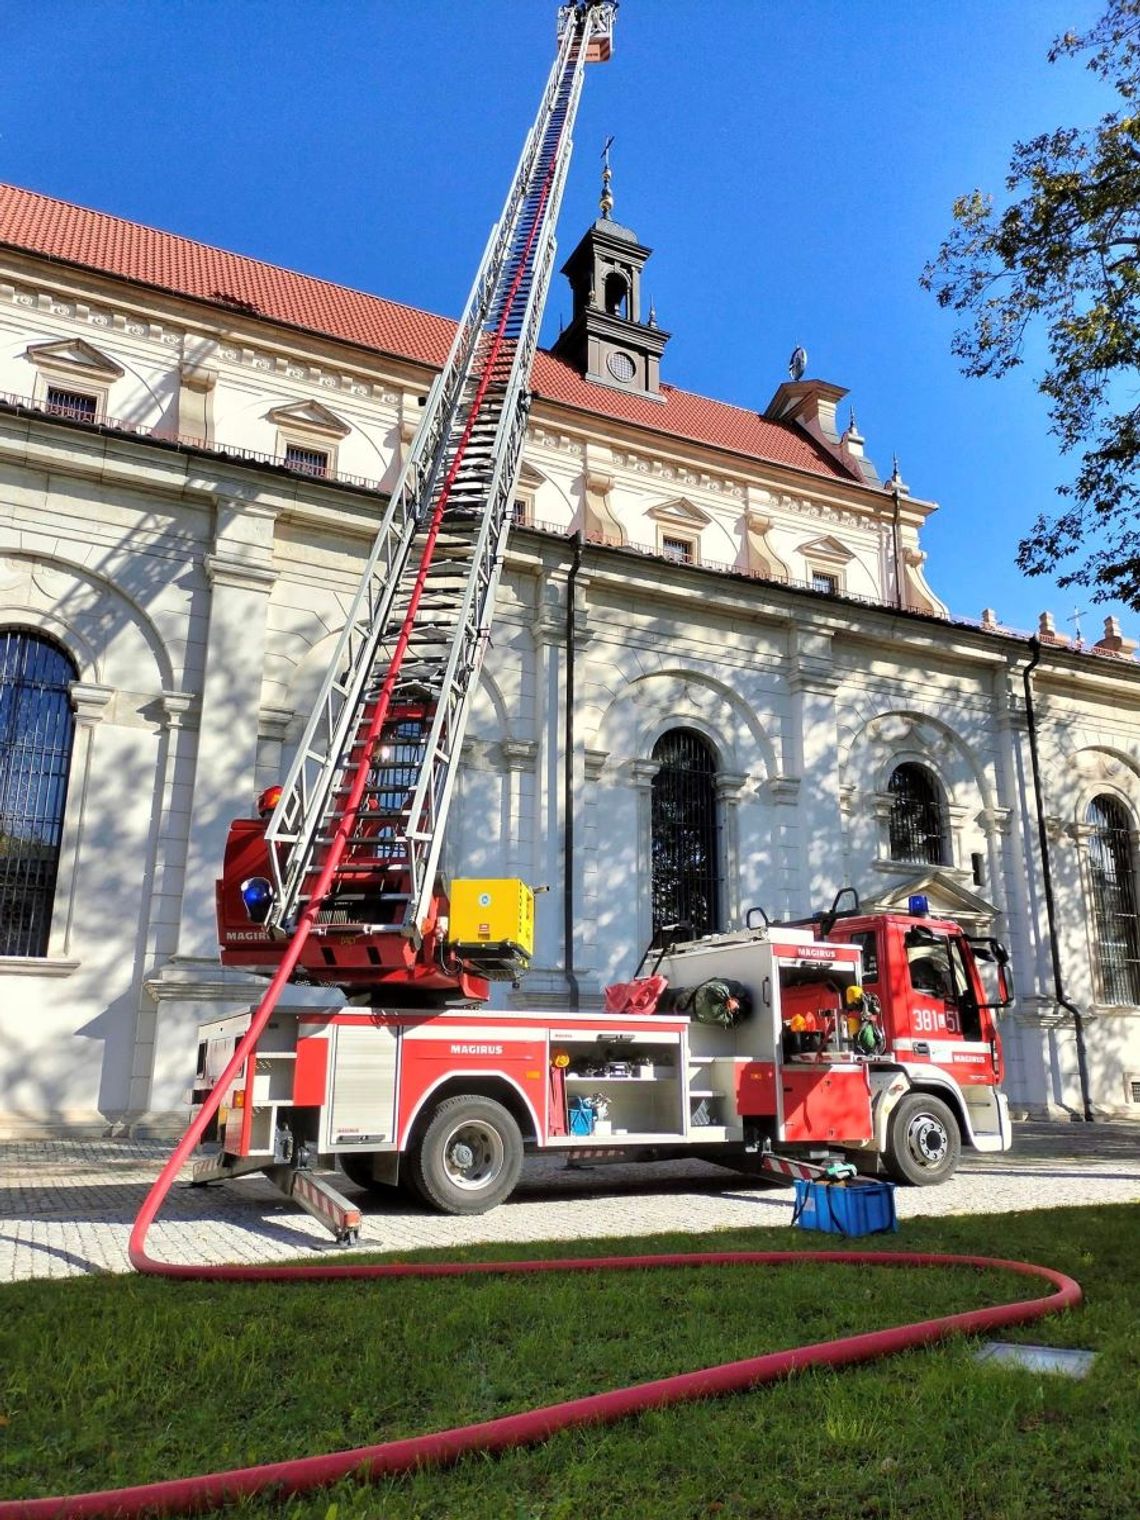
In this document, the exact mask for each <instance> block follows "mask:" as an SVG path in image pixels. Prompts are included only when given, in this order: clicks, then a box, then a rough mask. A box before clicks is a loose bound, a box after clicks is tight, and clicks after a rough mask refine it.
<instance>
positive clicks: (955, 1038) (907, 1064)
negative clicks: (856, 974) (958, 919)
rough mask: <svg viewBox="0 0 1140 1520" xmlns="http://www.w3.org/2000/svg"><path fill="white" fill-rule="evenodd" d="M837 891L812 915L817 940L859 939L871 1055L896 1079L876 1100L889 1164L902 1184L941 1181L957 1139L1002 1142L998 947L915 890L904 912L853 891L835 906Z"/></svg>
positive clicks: (1005, 986) (1006, 1139) (1003, 994)
mask: <svg viewBox="0 0 1140 1520" xmlns="http://www.w3.org/2000/svg"><path fill="white" fill-rule="evenodd" d="M843 896H844V894H840V898H837V899H836V904H834V905H833V907H832V910H831V912H829V913H826V914H821V915H818V916H817V917H816V918H815V919H813V920H811V922H812V925H813V928H814V929H815V930H816V933H817V934H818V935H819V936H820V937H821V938H824V937H825V938H826V939H827V940H828V941H829V942H832V943H840V944H852V945H857V946H858V948H859V950H860V953H861V957H862V962H863V986H864V988H865V990H866V992H867V994H869V995H870V996H873V997H874V998H875V999H876V1000H877V1002H878V1005H879V1014H878V1017H879V1020H880V1023H881V1028H882V1036H883V1046H884V1048H883V1050H882V1052H881V1054H880V1056H879V1061H880V1062H881V1063H882V1064H883V1065H886V1066H889V1065H892V1064H893V1065H894V1066H895V1067H897V1068H898V1070H899V1073H900V1076H901V1077H902V1078H905V1080H902V1081H900V1082H898V1083H895V1084H890V1085H888V1087H887V1088H886V1089H884V1090H883V1093H882V1095H881V1097H880V1099H879V1101H878V1103H877V1113H876V1119H877V1123H876V1130H877V1140H878V1149H879V1151H880V1153H881V1154H882V1155H883V1156H884V1158H885V1160H886V1164H887V1168H888V1170H890V1171H891V1172H892V1173H893V1174H894V1175H896V1176H897V1177H899V1178H900V1179H901V1180H905V1181H908V1182H919V1183H921V1182H928V1181H929V1182H934V1181H940V1180H942V1176H943V1174H944V1173H945V1171H946V1168H947V1167H948V1166H949V1169H950V1170H952V1169H953V1166H952V1165H951V1164H950V1163H951V1162H952V1161H954V1160H956V1155H955V1153H956V1151H957V1149H958V1148H959V1147H960V1146H961V1145H962V1144H966V1145H970V1146H973V1147H974V1148H975V1149H978V1150H986V1151H990V1150H994V1151H996V1150H1005V1149H1008V1147H1009V1143H1010V1130H1009V1117H1008V1108H1007V1105H1006V1101H1005V1097H1004V1094H1003V1093H1002V1092H1001V1091H1000V1086H1001V1082H1002V1079H1003V1076H1004V1062H1003V1057H1002V1049H1001V1040H1000V1037H999V1031H998V1014H999V1013H1000V1012H1001V1010H1002V1009H1004V1008H1007V1007H1009V1005H1010V1003H1011V1002H1012V1001H1013V993H1012V984H1011V979H1010V974H1009V965H1008V963H1009V956H1008V954H1007V953H1006V950H1005V948H1004V946H1003V945H1002V944H1001V943H1000V941H998V940H996V939H992V938H983V937H978V936H971V935H968V934H967V933H966V932H965V930H964V929H963V928H962V927H961V925H960V924H957V923H955V922H954V921H953V920H951V919H941V918H934V917H931V915H930V913H929V908H928V905H927V902H926V899H925V898H923V897H919V896H916V897H912V898H911V900H910V903H909V905H908V911H907V912H905V913H903V912H899V913H874V914H864V913H862V912H861V911H860V910H859V906H858V900H857V899H855V897H854V893H851V894H850V898H851V900H853V902H854V906H853V907H849V908H847V909H846V910H843V909H842V908H841V907H840V906H839V904H840V899H841V898H842V897H843Z"/></svg>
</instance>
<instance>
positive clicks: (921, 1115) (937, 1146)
mask: <svg viewBox="0 0 1140 1520" xmlns="http://www.w3.org/2000/svg"><path fill="white" fill-rule="evenodd" d="M961 1155H962V1135H961V1132H960V1130H959V1129H958V1121H957V1119H955V1117H954V1115H953V1113H952V1112H951V1111H950V1108H949V1106H948V1105H947V1104H945V1103H943V1101H942V1099H941V1098H935V1097H932V1096H931V1094H930V1093H922V1092H911V1093H907V1095H906V1096H905V1097H904V1098H901V1099H900V1100H899V1102H898V1104H897V1105H896V1107H895V1109H894V1112H893V1113H892V1114H891V1118H890V1123H889V1124H888V1126H887V1144H886V1149H885V1151H884V1152H883V1160H884V1162H885V1163H886V1168H887V1171H888V1172H889V1173H890V1174H891V1176H892V1177H894V1178H895V1179H896V1180H897V1181H899V1182H909V1183H911V1184H913V1185H914V1186H915V1187H932V1186H933V1185H934V1184H935V1183H938V1182H945V1181H946V1180H947V1179H948V1178H950V1177H952V1176H953V1175H954V1172H955V1171H956V1170H957V1167H958V1161H959V1159H960V1157H961Z"/></svg>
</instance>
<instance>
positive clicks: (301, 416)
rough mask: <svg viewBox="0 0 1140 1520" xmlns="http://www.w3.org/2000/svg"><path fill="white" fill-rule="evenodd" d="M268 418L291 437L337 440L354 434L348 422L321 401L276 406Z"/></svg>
mask: <svg viewBox="0 0 1140 1520" xmlns="http://www.w3.org/2000/svg"><path fill="white" fill-rule="evenodd" d="M268 417H269V421H270V422H274V423H276V424H277V426H278V427H279V428H280V429H281V431H282V433H285V434H289V435H301V434H306V435H309V436H312V437H317V438H324V439H331V440H336V439H340V438H347V437H348V435H349V433H351V432H352V428H351V427H350V426H349V424H348V423H347V422H345V421H343V419H342V418H340V417H338V416H337V415H336V413H335V412H330V411H329V409H328V407H327V406H322V405H321V403H320V402H319V401H297V402H294V403H293V405H291V406H276V407H274V408H273V410H272V411H271V412H269V413H268Z"/></svg>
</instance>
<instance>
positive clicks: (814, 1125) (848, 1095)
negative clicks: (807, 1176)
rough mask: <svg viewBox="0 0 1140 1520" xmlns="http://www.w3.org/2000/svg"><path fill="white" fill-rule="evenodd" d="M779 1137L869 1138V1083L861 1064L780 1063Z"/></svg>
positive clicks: (865, 1069)
mask: <svg viewBox="0 0 1140 1520" xmlns="http://www.w3.org/2000/svg"><path fill="white" fill-rule="evenodd" d="M780 1084H781V1088H782V1093H781V1096H782V1098H783V1104H784V1123H783V1133H782V1135H781V1137H780V1138H781V1139H783V1140H793V1141H795V1140H832V1141H838V1142H843V1141H856V1140H869V1139H870V1138H871V1084H870V1080H869V1078H868V1076H867V1068H866V1067H865V1066H861V1065H860V1066H856V1065H847V1064H844V1065H842V1066H832V1065H828V1064H826V1063H824V1062H820V1063H819V1064H818V1065H817V1064H815V1063H812V1064H804V1065H802V1066H797V1065H794V1064H792V1063H789V1064H788V1065H786V1066H784V1067H783V1069H782V1071H781V1073H780Z"/></svg>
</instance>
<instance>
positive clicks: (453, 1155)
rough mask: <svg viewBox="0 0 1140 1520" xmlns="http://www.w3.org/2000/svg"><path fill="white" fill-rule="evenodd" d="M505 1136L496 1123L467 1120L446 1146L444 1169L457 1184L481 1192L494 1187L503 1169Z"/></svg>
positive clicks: (454, 1132) (454, 1185)
mask: <svg viewBox="0 0 1140 1520" xmlns="http://www.w3.org/2000/svg"><path fill="white" fill-rule="evenodd" d="M505 1156H506V1151H505V1149H504V1147H503V1137H502V1136H501V1135H500V1134H499V1132H498V1130H497V1129H496V1128H495V1127H494V1125H492V1124H484V1123H482V1122H480V1121H479V1120H472V1119H465V1120H464V1122H463V1123H462V1124H457V1125H456V1127H455V1128H454V1129H453V1130H452V1131H451V1133H450V1134H449V1135H448V1137H447V1139H446V1141H445V1142H444V1146H443V1169H444V1172H445V1173H446V1174H447V1180H448V1182H450V1183H451V1185H452V1186H453V1187H457V1188H462V1189H463V1191H464V1192H471V1193H475V1192H479V1191H480V1189H482V1188H487V1187H490V1186H491V1185H492V1184H493V1183H494V1182H495V1180H496V1178H497V1177H498V1176H499V1173H500V1172H501V1171H502V1170H503V1162H504V1159H505Z"/></svg>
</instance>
